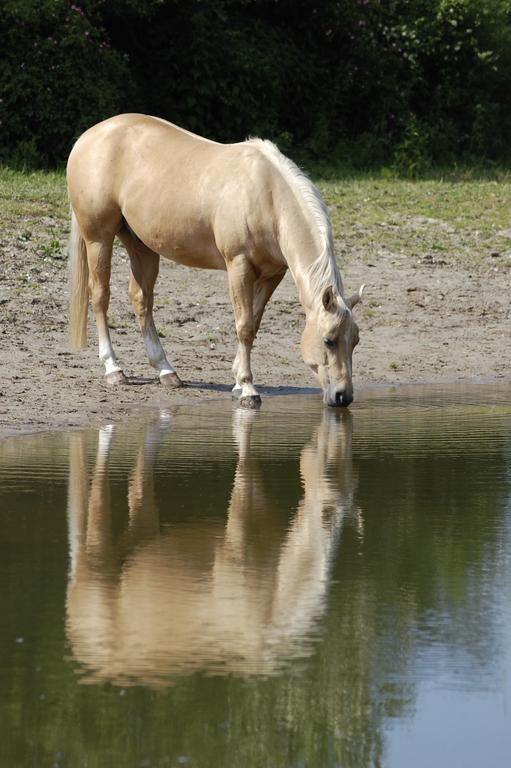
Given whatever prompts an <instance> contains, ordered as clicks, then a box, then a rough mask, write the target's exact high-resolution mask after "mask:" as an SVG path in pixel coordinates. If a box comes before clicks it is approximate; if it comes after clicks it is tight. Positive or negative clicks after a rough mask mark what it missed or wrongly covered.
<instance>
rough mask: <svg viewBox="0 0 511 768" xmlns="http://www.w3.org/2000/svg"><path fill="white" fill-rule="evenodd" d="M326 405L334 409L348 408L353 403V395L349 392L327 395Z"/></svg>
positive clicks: (325, 398)
mask: <svg viewBox="0 0 511 768" xmlns="http://www.w3.org/2000/svg"><path fill="white" fill-rule="evenodd" d="M324 400H325V403H326V404H327V405H330V406H332V407H333V408H347V406H348V405H350V403H352V402H353V394H350V393H348V392H341V391H340V392H335V393H334V394H333V395H330V394H329V393H328V394H325V397H324Z"/></svg>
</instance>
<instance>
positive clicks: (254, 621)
mask: <svg viewBox="0 0 511 768" xmlns="http://www.w3.org/2000/svg"><path fill="white" fill-rule="evenodd" d="M255 420H257V414H256V413H254V412H253V411H252V412H251V411H246V410H243V409H241V408H239V409H236V411H234V413H233V433H234V439H235V441H236V443H237V448H238V461H237V466H236V470H235V472H234V477H233V480H232V491H231V495H230V500H229V503H228V507H227V515H226V517H224V518H222V517H221V516H220V517H218V516H209V515H207V514H206V515H204V516H201V515H198V516H196V515H195V516H194V515H193V514H192V515H191V516H189V515H186V517H185V519H183V520H180V521H174V522H173V523H172V525H170V526H169V525H166V526H161V525H160V513H159V510H158V500H157V495H156V492H155V482H154V469H155V463H156V461H157V458H158V452H159V449H160V444H161V442H162V439H163V438H164V436H165V435H166V433H167V430H168V429H169V426H170V417H169V416H168V415H167V414H165V413H162V416H161V418H160V420H158V421H153V422H151V423H149V424H148V425H147V426H146V428H145V430H144V432H143V433H142V435H141V440H140V448H139V450H138V455H137V457H136V460H135V462H134V466H133V470H132V471H131V473H130V476H129V481H128V494H127V507H128V511H129V515H125V525H124V529H123V532H121V533H120V532H119V531H117V532H116V533H114V530H113V528H112V514H113V502H112V499H111V495H110V478H109V462H110V457H111V453H112V441H114V442H115V432H114V428H113V427H106V428H104V429H103V430H101V431H100V433H99V440H98V449H97V455H96V462H95V466H94V469H93V472H92V478H91V483H90V485H89V484H88V472H87V436H86V434H84V433H81V434H75V435H72V437H71V450H70V473H69V502H68V515H69V544H70V569H69V580H68V590H67V602H66V616H67V619H66V634H67V638H68V641H69V643H70V646H71V649H72V653H73V656H74V658H75V660H76V661H78V662H79V663H80V664H81V665H82V667H83V671H84V673H85V679H86V680H88V681H90V682H92V681H94V682H102V681H103V682H104V681H109V682H112V683H114V684H117V685H126V684H138V685H140V684H142V685H146V686H151V687H159V686H161V685H166V684H167V683H168V678H169V676H174V675H184V674H191V673H193V672H196V671H198V670H202V671H205V672H207V673H214V674H222V675H224V674H235V675H243V676H245V675H247V674H265V675H267V674H272V673H275V672H277V671H279V669H280V668H281V665H282V664H283V663H285V662H286V661H287V660H288V659H292V658H296V657H299V656H307V655H309V653H310V652H311V651H312V647H313V646H312V645H311V641H312V640H313V638H314V637H315V632H316V629H317V625H318V621H319V620H320V619H321V617H322V615H323V613H324V611H325V609H326V600H327V594H328V589H329V585H330V581H331V570H332V564H333V560H334V558H335V554H336V551H337V545H338V542H339V538H340V535H341V530H342V528H343V525H344V524H345V523H346V522H350V523H351V524H352V525H353V524H354V525H355V527H356V530H362V521H361V512H360V510H359V509H358V508H357V506H356V504H355V502H354V494H355V491H356V485H357V481H356V475H355V473H354V471H353V468H352V457H351V437H352V420H351V416H350V414H349V412H342V413H336V412H334V413H332V412H331V411H324V413H323V414H322V420H321V423H320V424H319V425H318V426H317V427H316V429H315V430H314V433H313V435H312V437H311V439H309V441H308V442H307V444H306V445H305V446H304V448H303V449H302V451H301V456H300V478H301V484H302V487H303V495H302V498H301V500H300V501H299V503H298V506H297V508H296V511H295V514H294V515H291V517H290V520H289V522H287V520H286V521H284V520H282V518H281V517H279V515H278V514H276V511H278V504H277V503H276V502H275V501H274V500H273V499H272V497H271V496H270V495H269V494H268V492H267V489H266V488H265V482H264V473H263V472H262V471H261V469H260V467H259V462H258V460H257V458H256V457H255V456H254V454H253V452H252V450H251V438H252V432H253V429H254V428H257V424H256V421H255ZM191 433H192V434H193V431H192V432H191ZM273 437H274V434H273ZM260 440H261V434H259V441H260ZM197 442H199V441H197ZM119 444H121V446H123V447H121V448H120V450H121V452H122V451H124V450H125V448H124V445H125V444H124V441H123V440H122V437H121V438H120V440H119V441H118V444H117V446H116V447H117V448H118V449H119ZM270 444H271V442H270ZM259 445H260V442H259ZM169 446H171V443H167V444H166V446H165V450H166V451H167V453H165V455H164V457H162V458H163V461H164V462H168V461H169V455H172V453H170V452H169V450H170V451H171V450H172V449H171V447H170V449H169ZM201 450H202V451H204V443H203V442H202V443H200V445H197V446H194V455H199V456H201V453H200V452H201ZM205 457H206V458H207V449H206V453H205ZM202 466H203V462H202V461H199V462H198V467H202ZM197 477H198V479H199V483H198V486H199V487H200V485H201V483H200V476H199V475H198V476H197ZM195 485H196V486H197V483H196V484H195ZM198 498H199V497H196V496H192V497H191V498H190V499H189V505H190V508H191V509H193V508H194V505H195V504H197V500H198ZM117 500H119V497H118V499H117ZM161 501H162V503H164V504H165V505H167V506H168V505H169V504H172V502H171V500H170V499H169V497H168V495H166V494H162V496H161ZM199 503H200V501H199Z"/></svg>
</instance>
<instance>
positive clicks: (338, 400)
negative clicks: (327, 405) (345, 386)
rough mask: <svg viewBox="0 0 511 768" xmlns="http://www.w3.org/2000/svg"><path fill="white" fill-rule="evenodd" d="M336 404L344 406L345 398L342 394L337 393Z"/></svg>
mask: <svg viewBox="0 0 511 768" xmlns="http://www.w3.org/2000/svg"><path fill="white" fill-rule="evenodd" d="M335 404H336V405H344V397H343V394H342V392H336V393H335Z"/></svg>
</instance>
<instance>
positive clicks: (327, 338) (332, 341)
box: [323, 336, 335, 349]
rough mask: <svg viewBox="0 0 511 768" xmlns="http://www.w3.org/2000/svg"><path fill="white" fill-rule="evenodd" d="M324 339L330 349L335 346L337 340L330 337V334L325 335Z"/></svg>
mask: <svg viewBox="0 0 511 768" xmlns="http://www.w3.org/2000/svg"><path fill="white" fill-rule="evenodd" d="M323 341H324V342H325V346H326V347H328V349H333V348H334V347H335V341H334V340H333V339H330V338H329V337H328V336H325V338H324V339H323Z"/></svg>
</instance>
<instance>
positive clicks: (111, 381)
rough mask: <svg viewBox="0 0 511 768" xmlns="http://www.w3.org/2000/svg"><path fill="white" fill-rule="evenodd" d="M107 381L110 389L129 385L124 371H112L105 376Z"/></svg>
mask: <svg viewBox="0 0 511 768" xmlns="http://www.w3.org/2000/svg"><path fill="white" fill-rule="evenodd" d="M105 381H106V383H107V384H108V385H109V386H110V387H116V386H117V385H118V384H127V383H128V379H127V378H126V376H125V375H124V373H123V372H122V371H112V372H111V373H107V374H106V375H105Z"/></svg>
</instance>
